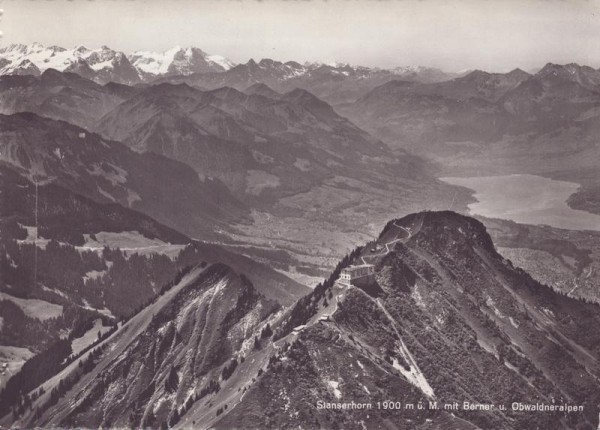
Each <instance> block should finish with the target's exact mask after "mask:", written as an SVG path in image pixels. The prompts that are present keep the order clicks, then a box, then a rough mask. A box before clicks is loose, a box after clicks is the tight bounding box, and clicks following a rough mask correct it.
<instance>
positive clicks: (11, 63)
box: [0, 43, 233, 84]
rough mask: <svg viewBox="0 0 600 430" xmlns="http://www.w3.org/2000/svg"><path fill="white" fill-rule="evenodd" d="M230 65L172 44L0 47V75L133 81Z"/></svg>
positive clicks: (37, 44)
mask: <svg viewBox="0 0 600 430" xmlns="http://www.w3.org/2000/svg"><path fill="white" fill-rule="evenodd" d="M232 66H233V63H232V62H231V61H229V60H228V59H226V58H224V57H221V56H218V55H209V54H206V53H205V52H204V51H202V50H201V49H198V48H193V47H188V48H181V47H179V46H176V47H174V48H172V49H169V50H167V51H165V52H145V51H139V52H134V53H133V54H130V55H126V54H124V53H123V52H120V51H115V50H113V49H110V48H109V47H107V46H102V47H100V48H97V49H88V48H86V47H85V46H76V47H75V48H73V49H65V48H61V47H60V46H48V47H46V46H43V45H42V44H40V43H33V44H31V45H23V44H12V45H8V46H5V47H3V48H0V74H2V75H33V76H37V75H40V74H41V73H42V72H45V71H46V70H48V69H55V70H59V71H61V72H75V73H78V74H80V75H81V76H84V77H86V78H90V79H93V80H95V81H97V82H100V83H107V82H117V83H125V84H135V83H140V82H144V81H147V80H151V79H154V78H156V77H158V76H169V75H174V74H191V73H199V72H222V71H225V70H227V69H229V68H231V67H232Z"/></svg>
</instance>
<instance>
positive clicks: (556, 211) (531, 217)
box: [440, 175, 600, 230]
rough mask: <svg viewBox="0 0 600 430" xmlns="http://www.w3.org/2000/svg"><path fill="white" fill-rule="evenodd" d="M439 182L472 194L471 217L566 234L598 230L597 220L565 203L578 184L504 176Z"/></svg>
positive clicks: (596, 216)
mask: <svg viewBox="0 0 600 430" xmlns="http://www.w3.org/2000/svg"><path fill="white" fill-rule="evenodd" d="M440 180H442V181H444V182H446V183H448V184H452V185H460V186H462V187H466V188H469V189H471V190H473V191H474V197H475V198H476V199H477V202H476V203H471V204H470V205H469V210H470V212H471V213H472V214H473V215H481V216H485V217H490V218H501V219H509V220H512V221H515V222H519V223H523V224H546V225H549V226H552V227H558V228H565V229H569V230H600V216H599V215H594V214H591V213H589V212H585V211H580V210H575V209H571V208H570V207H569V206H568V205H567V203H566V202H567V199H568V198H569V196H570V195H571V194H573V193H574V192H575V191H577V189H578V188H579V184H575V183H572V182H565V181H556V180H553V179H548V178H543V177H541V176H536V175H507V176H486V177H469V178H457V177H447V178H440Z"/></svg>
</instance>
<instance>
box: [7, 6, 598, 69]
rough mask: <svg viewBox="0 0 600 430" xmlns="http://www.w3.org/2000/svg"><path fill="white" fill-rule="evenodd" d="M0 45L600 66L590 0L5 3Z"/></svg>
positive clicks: (383, 63)
mask: <svg viewBox="0 0 600 430" xmlns="http://www.w3.org/2000/svg"><path fill="white" fill-rule="evenodd" d="M0 7H1V8H3V9H4V16H3V18H2V21H1V22H0V30H2V32H3V33H4V36H3V38H2V39H1V40H0V43H1V45H2V46H4V45H6V44H9V43H32V42H40V43H42V44H44V45H59V46H63V47H73V46H75V45H85V46H87V47H90V48H94V47H99V46H101V45H107V46H109V47H111V48H113V49H116V50H121V51H124V52H127V53H130V52H133V51H137V50H145V51H163V50H167V49H169V48H171V47H172V46H174V45H180V46H196V47H199V48H201V49H203V50H204V51H206V52H208V53H211V54H219V55H223V56H225V57H228V58H230V59H231V60H232V61H234V62H236V63H243V62H246V61H248V60H249V59H250V58H254V59H256V60H258V59H261V58H273V59H277V60H282V61H288V60H295V61H299V62H304V61H321V62H330V61H341V62H347V63H350V64H356V65H365V66H378V67H385V68H390V67H396V66H406V65H422V66H431V67H439V68H441V69H444V70H448V71H459V70H463V69H475V68H477V69H484V70H488V71H508V70H511V69H513V68H515V67H520V68H522V69H525V70H528V69H531V68H533V67H539V66H542V65H543V64H545V63H547V62H555V63H570V62H577V63H580V64H587V65H590V66H593V67H600V50H598V49H594V48H595V46H597V41H598V40H600V1H598V0H589V1H586V0H562V1H561V0H487V1H483V0H445V1H440V0H421V1H419V0H390V1H366V0H350V1H343V0H329V1H321V0H313V1H278V0H264V1H256V0H238V1H234V0H221V1H216V0H172V1H164V0H96V1H86V0H74V1H66V0H53V1H44V0H37V1H23V0H5V1H4V2H2V3H0Z"/></svg>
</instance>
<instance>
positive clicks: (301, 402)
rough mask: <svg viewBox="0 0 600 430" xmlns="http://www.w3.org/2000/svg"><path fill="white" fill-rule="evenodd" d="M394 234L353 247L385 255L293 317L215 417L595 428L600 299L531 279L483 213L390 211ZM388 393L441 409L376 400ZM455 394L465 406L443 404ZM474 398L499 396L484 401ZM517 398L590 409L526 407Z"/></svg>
mask: <svg viewBox="0 0 600 430" xmlns="http://www.w3.org/2000/svg"><path fill="white" fill-rule="evenodd" d="M386 243H387V244H388V246H389V248H390V252H389V253H386V252H385V251H381V253H380V255H373V253H371V252H370V251H368V250H367V249H365V250H364V251H362V252H361V253H359V254H358V255H355V256H354V261H355V262H359V261H360V260H361V256H362V257H363V258H364V259H365V260H367V261H369V262H371V263H374V264H375V271H376V273H375V276H374V279H373V280H372V281H371V282H367V283H364V284H362V285H361V287H360V288H356V287H351V288H349V289H348V288H339V287H336V286H333V287H331V286H330V284H326V285H325V287H324V288H317V289H316V290H315V292H314V293H313V294H312V295H311V296H309V297H307V298H306V299H302V300H301V301H300V302H299V303H298V305H297V306H296V308H295V309H294V310H292V311H291V312H290V314H289V315H288V316H287V317H284V318H283V321H284V323H283V325H281V326H279V329H278V330H276V331H275V339H280V340H279V341H278V342H281V343H280V345H281V344H284V342H287V343H288V344H290V346H284V347H283V348H282V349H279V350H278V351H277V353H276V354H275V356H276V358H274V359H272V360H271V362H270V363H269V366H268V368H267V369H266V370H265V373H264V375H263V376H261V378H260V379H259V380H258V382H257V383H255V384H253V386H252V387H251V388H250V391H249V392H248V394H247V395H244V396H243V398H242V399H241V401H240V402H239V404H236V405H235V407H233V408H231V406H230V409H231V411H230V412H229V413H227V414H225V416H224V417H223V418H215V419H216V424H209V425H210V426H212V425H214V426H215V427H217V428H229V427H232V426H236V425H239V424H240V423H242V422H244V423H246V424H247V425H250V426H255V427H271V428H288V427H293V426H294V425H296V424H297V423H298V422H302V423H304V424H305V425H307V426H314V427H323V428H335V427H337V426H340V427H344V428H361V427H362V425H364V426H366V427H367V428H376V427H381V426H384V427H389V428H482V429H484V428H498V429H526V428H532V427H548V428H565V429H566V428H582V429H583V428H595V426H597V416H598V409H597V401H598V397H599V396H600V384H599V382H598V376H599V371H600V368H599V363H598V359H599V356H598V350H597V345H598V342H597V339H596V336H595V335H593V333H594V330H593V327H594V326H595V325H596V324H598V321H599V319H600V309H599V308H598V306H597V305H593V304H587V303H584V302H581V301H577V300H574V299H570V298H567V297H565V296H563V295H560V294H557V293H555V292H554V291H552V290H551V289H550V288H548V287H546V286H543V285H540V284H538V283H537V282H535V281H533V280H532V279H531V278H530V277H529V276H528V275H527V274H526V273H525V272H523V271H521V270H520V269H515V268H514V267H513V266H512V264H511V262H510V261H508V260H505V259H503V258H502V257H500V256H499V255H498V254H497V253H496V251H495V249H494V246H493V244H492V242H491V240H490V237H489V236H488V235H487V233H486V232H485V228H484V227H483V225H482V224H480V223H479V222H477V221H475V220H473V219H469V218H465V217H462V216H459V215H456V214H454V213H449V212H445V213H444V212H442V213H421V214H416V215H413V216H408V217H406V218H403V219H401V220H398V221H396V222H393V223H392V222H391V223H390V224H388V226H387V227H386V229H385V230H384V232H383V233H382V235H381V237H380V238H379V240H378V244H379V245H380V247H381V248H382V249H383V250H385V249H386V248H385V244H386ZM369 248H371V245H370V246H369ZM331 307H334V309H333V310H331V309H330V308H331ZM292 328H294V329H293V330H292ZM273 398H280V399H282V400H281V401H278V402H273V400H272V399H273ZM386 400H392V401H398V402H401V404H402V405H405V404H407V403H409V404H415V405H416V404H418V403H419V402H422V404H425V405H429V402H437V405H439V407H438V408H433V407H430V406H429V407H428V406H425V408H424V410H422V411H421V412H420V413H417V414H415V413H414V410H411V409H405V408H404V406H402V410H390V409H377V402H378V401H379V402H384V401H386ZM319 401H322V402H333V403H336V402H340V403H343V402H352V401H354V402H356V403H361V402H370V403H372V404H373V409H371V410H368V411H367V410H351V411H340V410H335V409H317V408H316V405H317V402H319ZM454 402H457V404H458V405H459V406H458V407H457V408H455V409H452V408H450V409H445V410H444V409H443V405H446V404H447V405H452V404H454ZM464 402H471V403H475V404H482V403H484V404H494V405H495V406H494V407H493V408H491V409H490V410H488V411H481V410H479V411H473V410H468V409H465V407H464ZM513 402H517V403H519V402H520V403H525V404H531V403H533V404H535V403H543V404H571V405H583V406H584V408H583V412H577V413H573V412H571V413H565V412H546V413H539V412H537V413H536V412H519V411H514V410H512V403H513ZM501 405H504V406H505V407H506V409H504V410H503V409H501V408H500V406H501ZM255 411H265V412H264V414H258V413H257V412H255ZM192 417H194V415H193V414H192ZM242 420H243V421H242ZM211 423H212V421H211Z"/></svg>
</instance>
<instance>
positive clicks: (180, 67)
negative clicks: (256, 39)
mask: <svg viewBox="0 0 600 430" xmlns="http://www.w3.org/2000/svg"><path fill="white" fill-rule="evenodd" d="M129 60H130V61H131V63H132V64H133V65H134V67H136V68H137V69H138V70H140V71H141V72H143V73H144V74H147V75H152V76H160V75H166V74H169V75H174V74H181V75H189V74H192V73H199V72H200V73H202V72H222V71H225V70H229V69H230V68H231V67H233V65H234V64H233V63H232V62H231V61H229V60H228V59H226V58H225V57H221V56H219V55H208V54H206V53H205V52H204V51H202V50H201V49H199V48H194V47H187V48H182V47H181V46H174V47H173V48H171V49H168V50H166V51H164V52H150V51H137V52H134V53H133V54H132V55H130V56H129Z"/></svg>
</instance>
